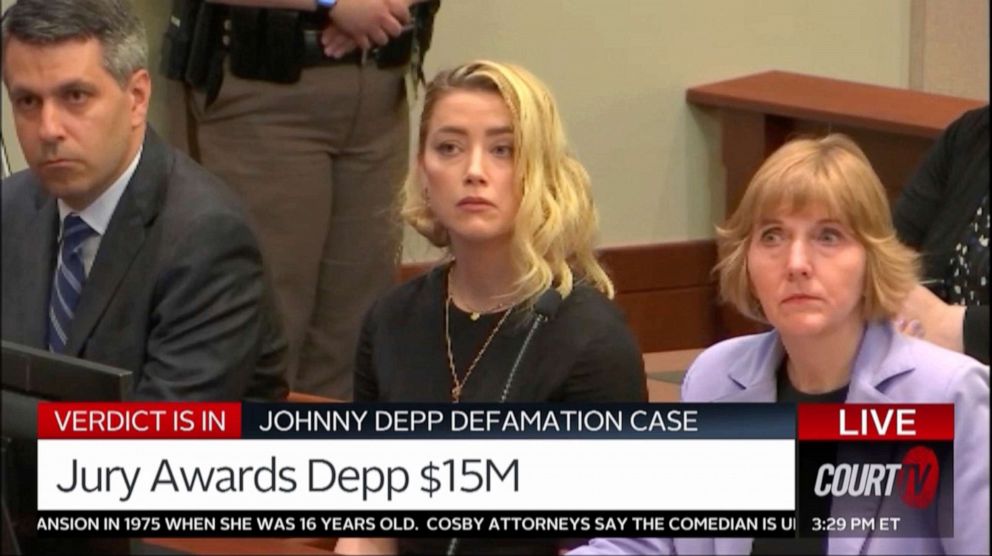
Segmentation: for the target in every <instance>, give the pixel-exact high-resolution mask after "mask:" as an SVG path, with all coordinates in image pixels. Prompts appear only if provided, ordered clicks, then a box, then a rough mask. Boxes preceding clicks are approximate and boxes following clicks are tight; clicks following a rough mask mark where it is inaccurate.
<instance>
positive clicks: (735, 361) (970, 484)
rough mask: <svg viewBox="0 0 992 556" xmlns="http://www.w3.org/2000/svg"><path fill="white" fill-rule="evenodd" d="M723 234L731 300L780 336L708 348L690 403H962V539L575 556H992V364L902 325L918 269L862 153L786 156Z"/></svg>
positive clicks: (839, 141)
mask: <svg viewBox="0 0 992 556" xmlns="http://www.w3.org/2000/svg"><path fill="white" fill-rule="evenodd" d="M718 238H719V246H720V259H721V260H720V263H719V265H718V266H717V269H718V271H719V273H720V292H721V295H722V297H723V298H724V300H726V301H727V302H729V303H731V304H733V305H734V306H735V307H736V308H737V309H738V310H739V311H741V312H742V313H743V314H745V315H748V316H750V317H752V318H755V319H758V320H761V321H764V322H767V323H770V324H771V325H772V326H773V327H774V330H772V331H771V332H768V333H765V334H757V335H753V336H745V337H740V338H734V339H731V340H727V341H725V342H721V343H719V344H717V345H715V346H713V347H711V348H710V349H708V350H706V351H705V352H704V353H703V354H702V355H700V356H699V358H698V359H697V360H696V361H695V362H694V363H693V365H692V367H691V368H690V369H689V371H688V373H687V374H686V378H685V381H684V383H683V385H682V399H683V401H687V402H774V401H793V402H803V403H809V402H834V403H839V402H847V403H892V402H903V403H953V404H954V466H953V476H954V490H953V508H954V530H953V536H947V537H943V538H941V537H939V536H938V535H937V533H936V532H935V531H934V530H933V528H932V526H931V525H930V524H929V523H926V522H925V520H924V519H923V518H922V517H918V521H917V522H913V521H910V522H906V523H902V524H901V525H900V530H903V531H912V532H914V533H916V534H918V535H919V536H918V537H917V538H891V537H888V538H886V537H882V536H876V535H870V534H864V535H862V536H854V537H852V536H846V537H844V536H839V535H830V536H829V537H824V538H822V539H749V538H748V539H729V538H728V539H716V538H679V539H662V538H641V539H607V538H601V539H593V540H592V541H591V542H590V543H589V544H588V545H585V546H582V547H579V548H578V549H576V550H574V551H572V552H571V553H570V554H571V555H579V554H772V553H780V554H800V553H807V554H988V553H989V457H988V453H989V452H988V450H989V368H988V367H987V366H984V365H982V364H981V363H979V362H978V361H976V360H974V359H972V358H970V357H967V356H965V355H962V354H960V353H956V352H953V351H950V350H946V349H943V348H941V347H938V346H936V345H934V344H930V343H927V342H925V341H923V340H920V339H917V338H913V337H910V336H907V335H903V334H901V333H899V332H898V331H896V330H895V329H894V328H893V326H892V324H891V320H892V318H893V317H894V316H895V315H896V314H897V313H898V311H899V309H900V304H901V303H902V301H903V299H904V298H905V296H906V295H907V293H908V292H909V291H910V290H911V289H912V288H913V287H914V286H915V285H916V283H917V278H916V277H917V269H918V263H917V260H916V257H915V256H914V254H913V253H912V252H911V251H910V250H908V249H907V248H906V247H904V246H903V245H901V244H900V243H899V242H898V240H897V239H896V236H895V232H894V230H893V227H892V221H891V218H890V213H889V207H888V204H887V202H886V197H885V192H884V189H883V188H882V184H881V183H880V182H879V179H878V177H877V176H876V175H875V173H874V171H873V170H872V168H871V165H870V164H869V162H868V160H867V159H866V158H865V156H864V154H863V153H862V152H861V150H860V149H859V148H858V147H857V146H856V145H855V144H854V143H853V142H851V141H850V140H849V139H847V138H846V137H843V136H840V135H830V136H827V137H825V138H823V139H819V140H811V139H802V140H796V141H793V142H790V143H788V144H787V145H785V146H783V147H782V148H781V149H779V150H778V151H777V152H776V153H775V154H773V155H772V156H771V157H769V159H768V160H767V161H765V163H764V164H763V165H762V167H761V168H760V169H759V170H758V172H757V174H756V175H755V176H754V178H753V179H752V181H751V184H750V185H749V187H748V189H747V191H746V193H745V194H744V198H743V199H742V200H741V203H740V206H739V207H738V209H737V210H736V211H735V213H734V215H733V216H732V217H731V218H730V220H729V221H728V222H727V225H726V227H724V228H720V229H718ZM896 498H897V497H889V498H884V499H878V500H876V502H873V503H872V504H871V506H872V507H864V508H861V509H860V510H861V511H863V512H866V514H870V515H876V514H877V515H886V513H887V512H889V513H891V511H892V510H894V509H895V506H894V505H895V504H901V503H902V502H901V501H900V500H898V499H896ZM887 506H891V507H889V508H887ZM833 509H834V511H835V512H836V511H837V503H836V501H835V504H834V506H833ZM914 515H917V516H919V515H920V514H919V513H916V514H914Z"/></svg>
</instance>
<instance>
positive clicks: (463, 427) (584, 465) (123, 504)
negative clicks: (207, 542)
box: [38, 404, 953, 536]
mask: <svg viewBox="0 0 992 556" xmlns="http://www.w3.org/2000/svg"><path fill="white" fill-rule="evenodd" d="M39 439H40V440H39V484H38V508H39V509H40V510H43V511H45V512H51V511H94V510H101V511H110V512H125V513H121V514H119V515H121V516H122V517H126V516H129V515H133V512H135V511H182V510H189V509H191V508H196V509H197V510H214V511H235V512H236V511H243V510H246V509H258V508H265V509H266V510H273V511H294V510H303V511H316V512H327V511H332V512H354V513H355V514H356V515H358V514H359V513H363V512H364V513H367V512H374V511H383V512H390V513H389V515H396V514H395V512H414V513H416V512H417V511H419V510H424V509H426V508H431V509H436V510H441V511H453V512H496V513H498V514H499V515H509V514H512V513H513V512H527V511H531V512H551V514H552V515H557V514H556V512H557V511H558V510H557V509H556V508H558V509H560V508H569V510H571V511H580V512H581V511H586V512H594V513H595V512H607V513H608V512H634V513H638V512H639V515H641V516H646V515H654V514H657V513H658V512H675V514H678V513H680V512H681V513H684V512H692V511H732V512H753V511H764V512H787V513H791V512H796V511H798V514H792V515H793V516H795V517H798V529H799V531H800V533H801V534H804V535H819V534H826V533H830V534H848V533H849V534H853V535H857V534H863V533H862V532H861V531H863V530H864V529H865V528H871V529H872V531H873V532H874V533H875V534H885V535H889V536H913V535H914V534H916V535H918V534H919V533H918V532H914V531H908V530H907V528H906V524H913V525H914V527H915V526H918V525H919V522H920V520H921V517H920V516H921V515H923V514H924V513H925V512H927V511H930V510H933V509H936V510H937V511H936V512H932V511H931V514H933V515H935V516H936V517H935V518H934V520H935V521H937V522H939V523H934V524H932V525H933V527H934V528H939V529H940V530H941V531H943V530H945V529H946V523H947V522H948V516H950V515H951V514H952V509H951V508H947V507H943V506H942V505H940V504H938V506H936V507H934V508H931V506H932V504H933V500H934V498H935V492H937V491H938V490H944V491H946V490H947V489H948V488H953V481H952V480H951V479H948V478H947V476H948V475H949V473H948V471H949V470H952V469H953V450H952V443H951V442H952V439H953V406H951V405H939V404H933V405H929V404H923V405H905V404H901V405H815V406H806V405H801V406H799V408H798V412H797V410H796V407H795V406H791V405H787V404H678V405H664V404H613V405H583V406H565V405H556V406H549V405H547V404H543V405H542V404H535V405H474V404H461V405H459V406H452V405H448V404H444V405H417V404H390V405H359V404H355V405H347V404H335V405H301V404H273V405H265V404H245V405H244V406H240V405H239V404H43V406H39ZM277 439H278V440H277ZM797 441H798V448H799V449H798V455H799V460H798V461H797V459H796V452H797V451H796V446H797V445H796V442H797ZM865 441H871V442H865ZM931 472H932V473H931ZM577 485H581V486H577ZM873 499H880V500H884V502H883V503H882V504H881V505H879V504H878V503H874V502H872V500H873ZM829 500H833V504H834V507H835V509H834V510H833V511H831V509H830V507H829V506H825V505H824V502H826V501H829ZM797 503H798V507H797ZM869 510H871V511H870V512H869ZM866 512H867V513H866ZM869 514H870V515H869ZM673 515H674V514H673ZM387 517H388V516H387ZM874 518H877V519H874ZM900 524H902V526H900ZM951 530H953V529H951ZM357 533H358V532H356V531H351V532H349V533H348V534H357ZM601 533H602V532H601Z"/></svg>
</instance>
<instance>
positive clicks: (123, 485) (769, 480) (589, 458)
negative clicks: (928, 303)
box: [38, 439, 795, 511]
mask: <svg viewBox="0 0 992 556" xmlns="http://www.w3.org/2000/svg"><path fill="white" fill-rule="evenodd" d="M38 509H39V510H136V511H137V510H191V509H195V510H253V509H265V510H337V511H351V510H354V511H369V510H428V509H429V510H439V511H440V510H506V511H510V510H519V511H523V510H655V511H664V510H782V511H791V510H794V509H795V441H793V440H657V439H651V440H588V439H582V440H39V441H38Z"/></svg>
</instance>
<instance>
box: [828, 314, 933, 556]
mask: <svg viewBox="0 0 992 556" xmlns="http://www.w3.org/2000/svg"><path fill="white" fill-rule="evenodd" d="M904 344H906V339H905V338H904V337H903V336H902V335H900V334H899V333H897V332H895V330H894V329H893V328H892V327H891V326H890V325H888V324H882V323H874V324H869V325H868V326H867V328H866V330H865V334H864V336H863V337H862V341H861V346H860V347H859V348H858V355H857V357H856V358H855V361H854V368H853V369H852V370H851V386H850V388H849V389H848V393H847V400H846V403H856V404H884V403H894V402H897V401H899V400H893V399H892V398H890V397H889V396H887V395H886V394H885V393H884V392H882V390H881V389H880V387H882V384H883V383H884V382H885V381H887V380H889V379H890V378H892V377H894V376H896V375H900V374H903V373H906V372H910V371H912V370H913V368H914V367H915V365H914V363H913V361H912V357H911V356H910V355H909V352H908V351H907V350H906V349H905V345H904ZM861 449H873V448H870V447H868V445H866V444H861V443H858V444H856V445H855V446H852V447H849V449H848V450H846V451H845V452H839V453H838V461H861V460H864V459H865V458H864V457H863V456H860V455H858V453H857V452H858V450H861ZM893 454H894V452H893ZM889 459H892V456H891V455H890V457H889ZM883 501H884V497H882V496H866V497H862V498H851V497H843V498H842V499H840V500H837V499H835V500H834V501H833V502H832V503H831V508H830V515H831V516H834V517H845V518H847V519H848V520H850V519H851V518H852V517H865V518H868V517H877V516H878V514H879V511H880V510H881V507H882V502H883ZM868 537H869V535H868V532H865V533H864V534H860V535H853V534H852V533H846V534H845V536H843V537H840V536H835V535H833V534H831V535H830V538H829V539H828V541H827V543H828V544H827V553H828V554H863V553H864V552H865V543H867V542H868Z"/></svg>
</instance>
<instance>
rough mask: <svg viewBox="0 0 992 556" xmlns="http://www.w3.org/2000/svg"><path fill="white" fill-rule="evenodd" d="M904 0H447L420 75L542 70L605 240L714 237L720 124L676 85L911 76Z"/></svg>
mask: <svg viewBox="0 0 992 556" xmlns="http://www.w3.org/2000/svg"><path fill="white" fill-rule="evenodd" d="M909 8H910V6H909V3H908V2H907V1H904V0H887V1H873V2H863V1H860V0H845V1H832V2H824V1H820V0H810V1H796V0H776V1H762V2H733V1H725V0H694V1H692V2H675V1H658V0H623V1H615V2H603V1H601V0H539V1H535V0H500V1H498V2H492V1H489V0H458V1H447V2H444V3H443V4H442V8H441V12H440V13H439V14H438V20H437V25H436V27H435V35H434V36H435V42H434V46H433V48H432V50H431V52H430V53H429V55H428V70H430V71H429V72H428V74H430V73H433V70H435V69H436V68H439V67H442V66H447V65H451V64H455V63H458V62H462V61H465V60H468V59H471V58H475V57H487V58H492V59H496V60H506V61H513V62H517V63H519V64H522V65H524V66H526V67H527V68H529V69H530V70H532V71H533V72H534V73H536V74H537V75H538V76H539V77H541V78H542V79H544V80H545V81H546V82H547V83H548V84H549V86H550V87H551V88H552V90H553V91H554V93H555V95H556V97H557V98H558V101H559V104H560V107H561V111H562V113H563V116H564V120H565V123H566V126H567V130H568V132H569V136H570V138H571V140H572V142H573V144H574V147H575V150H576V151H577V153H578V155H579V157H580V159H581V160H582V161H583V162H584V163H585V165H586V166H587V168H588V170H589V172H590V174H591V175H592V178H593V187H594V190H595V195H596V201H597V203H598V206H599V209H600V215H601V219H602V234H601V237H602V241H603V243H604V244H616V243H628V242H654V241H674V240H684V239H689V238H700V237H709V236H711V235H712V223H713V220H714V218H715V217H716V215H720V214H722V203H723V197H722V193H721V190H722V186H721V184H722V179H723V173H722V168H721V164H720V160H719V156H718V149H719V128H718V122H717V120H716V119H715V118H714V117H713V116H712V115H711V114H707V113H703V112H700V111H696V110H693V109H690V108H689V107H688V106H687V105H686V103H685V89H686V88H687V87H690V86H692V85H696V84H701V83H707V82H711V81H717V80H721V79H725V78H731V77H736V76H740V75H746V74H748V73H752V72H757V71H762V70H766V69H784V70H791V71H799V72H805V73H811V74H818V75H824V76H830V77H837V78H843V79H851V80H856V81H864V82H869V83H877V84H881V85H890V86H897V87H906V86H907V85H908V78H909V77H908V61H909V45H908V40H907V37H908V34H909V24H910V11H909ZM422 253H423V251H422V250H417V249H414V250H413V252H412V253H411V254H410V255H411V256H412V257H413V258H417V257H418V256H420V255H421V254H422Z"/></svg>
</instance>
